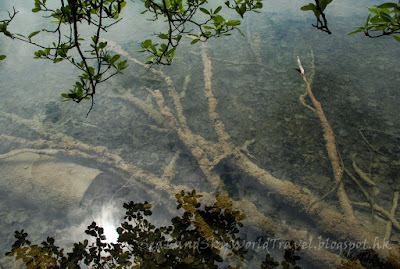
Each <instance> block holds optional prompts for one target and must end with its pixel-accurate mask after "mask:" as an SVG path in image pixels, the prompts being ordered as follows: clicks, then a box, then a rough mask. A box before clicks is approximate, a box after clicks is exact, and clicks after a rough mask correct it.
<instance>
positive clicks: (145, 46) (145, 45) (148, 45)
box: [142, 39, 151, 49]
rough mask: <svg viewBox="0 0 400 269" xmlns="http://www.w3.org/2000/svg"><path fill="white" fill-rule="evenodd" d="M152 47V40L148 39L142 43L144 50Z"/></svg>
mask: <svg viewBox="0 0 400 269" xmlns="http://www.w3.org/2000/svg"><path fill="white" fill-rule="evenodd" d="M150 46H151V39H147V40H145V41H143V42H142V47H143V48H145V49H147V48H148V47H150Z"/></svg>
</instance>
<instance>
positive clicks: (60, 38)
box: [0, 0, 127, 112]
mask: <svg viewBox="0 0 400 269" xmlns="http://www.w3.org/2000/svg"><path fill="white" fill-rule="evenodd" d="M125 5H126V2H125V1H124V0H67V1H64V0H61V1H60V6H59V7H58V8H56V9H51V8H49V7H48V5H47V0H34V8H33V9H32V12H33V13H39V12H40V13H42V14H43V17H44V18H48V19H51V20H52V23H54V24H55V25H56V26H55V28H54V29H50V30H49V29H43V30H36V31H34V32H32V33H30V34H29V35H23V34H19V33H11V32H9V31H8V30H7V25H8V24H9V23H10V21H11V20H12V17H11V15H10V19H9V20H8V21H4V22H2V24H0V31H1V32H3V33H4V34H5V35H6V36H7V37H10V38H12V39H15V40H20V41H23V42H27V43H29V44H32V45H34V46H36V47H38V48H39V50H37V51H36V52H35V53H34V54H35V58H39V59H48V60H51V61H52V62H53V63H58V62H61V61H68V62H69V63H71V64H73V65H74V66H75V67H76V68H78V69H79V70H80V71H81V72H82V73H81V75H80V76H79V80H78V81H77V82H76V83H75V85H74V87H73V88H72V89H71V90H69V92H68V93H63V94H62V96H63V97H64V98H65V100H64V101H75V102H77V103H79V102H81V101H82V100H83V99H91V100H92V107H93V104H94V99H93V96H94V94H95V92H96V86H97V85H98V84H99V83H102V82H104V81H106V80H107V79H109V78H111V77H112V76H114V75H116V74H120V73H121V71H122V70H123V69H125V68H126V67H127V64H126V61H119V60H118V59H119V58H120V56H119V55H110V53H109V52H108V51H107V50H106V47H107V42H100V34H101V33H102V32H103V31H106V29H107V28H108V27H110V26H112V25H114V24H115V23H117V22H118V21H119V20H118V18H119V16H120V12H121V10H122V9H123V8H124V6H125ZM83 22H86V23H87V24H88V25H89V26H91V27H92V28H91V30H90V31H92V33H91V34H90V35H91V39H90V40H89V41H88V42H86V44H84V45H85V49H84V48H83V47H82V45H81V43H82V42H85V40H84V39H83V38H82V37H81V35H80V33H79V29H80V28H79V27H80V25H82V23H83ZM41 33H42V34H44V33H47V34H54V35H56V37H55V40H56V41H55V42H52V44H51V45H43V44H40V43H38V42H36V41H35V40H34V39H35V37H36V36H37V35H39V34H41ZM88 45H90V48H89V50H87V49H86V47H87V46H88ZM71 50H75V52H77V53H75V55H76V54H78V55H79V58H78V59H77V58H76V57H74V56H71V55H72V54H73V53H71ZM92 107H91V108H92ZM91 108H90V110H91ZM90 110H89V112H90Z"/></svg>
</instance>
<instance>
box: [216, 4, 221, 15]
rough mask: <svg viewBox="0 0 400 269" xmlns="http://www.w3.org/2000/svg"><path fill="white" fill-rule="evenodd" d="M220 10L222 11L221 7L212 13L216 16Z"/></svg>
mask: <svg viewBox="0 0 400 269" xmlns="http://www.w3.org/2000/svg"><path fill="white" fill-rule="evenodd" d="M221 9H222V7H221V6H219V7H217V9H216V10H215V11H214V14H217V13H218V12H220V11H221Z"/></svg>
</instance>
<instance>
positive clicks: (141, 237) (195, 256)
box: [7, 191, 245, 268]
mask: <svg viewBox="0 0 400 269" xmlns="http://www.w3.org/2000/svg"><path fill="white" fill-rule="evenodd" d="M176 197H177V201H178V208H183V209H184V213H183V215H182V216H181V217H179V216H177V217H174V218H173V219H172V224H171V225H169V226H165V227H159V228H156V227H155V226H154V225H153V224H151V223H150V222H149V221H148V220H147V219H146V216H150V215H151V214H152V212H151V204H149V203H147V202H145V203H134V202H129V203H125V204H124V208H125V209H126V213H125V217H124V219H125V221H124V222H122V223H121V225H120V227H118V228H117V232H118V234H119V237H118V241H117V242H115V243H106V242H105V239H106V237H105V235H104V229H103V228H101V227H99V226H97V224H96V223H95V222H93V223H92V224H91V225H89V226H88V227H87V230H86V231H85V232H86V234H88V235H90V236H91V237H93V240H92V241H93V243H89V240H87V239H85V240H84V241H83V242H78V243H75V244H74V247H73V249H72V251H71V252H68V253H64V250H63V249H60V248H59V247H58V246H56V245H54V239H53V238H50V237H48V238H47V240H46V241H44V242H42V243H41V245H34V244H32V243H31V242H30V241H28V240H27V237H28V234H27V233H26V232H24V231H23V230H22V231H20V232H18V231H16V232H15V238H16V242H15V243H14V244H13V245H12V249H11V251H10V252H8V253H7V255H8V256H14V257H15V258H16V259H19V260H22V261H23V262H24V263H25V265H26V266H27V268H81V267H80V266H81V264H82V263H84V264H85V265H87V266H91V268H218V266H217V265H216V262H221V261H222V257H221V255H220V254H221V253H220V248H219V247H220V246H221V245H218V244H213V242H210V240H209V238H206V237H207V236H205V234H204V227H202V226H201V225H206V226H207V227H209V228H210V229H211V230H212V231H213V234H214V235H215V237H216V238H217V239H218V240H221V241H220V242H221V243H223V245H224V246H231V247H232V253H231V255H238V256H240V257H241V256H242V255H243V253H244V252H245V251H244V249H243V247H233V245H234V244H235V243H236V242H237V241H238V240H239V237H237V235H236V234H237V233H238V231H239V230H238V228H237V226H238V225H239V223H240V220H242V219H244V217H245V216H244V215H242V214H241V213H240V212H239V211H234V210H232V208H231V205H232V203H231V201H230V200H229V198H228V197H221V196H217V197H216V200H217V201H216V202H215V204H214V205H210V206H206V207H205V209H204V210H202V209H201V208H200V206H201V205H200V203H199V202H198V201H197V199H198V198H199V197H201V196H200V195H198V194H196V192H195V191H192V192H190V193H186V194H185V193H184V192H181V193H179V194H177V195H176ZM193 209H194V210H193ZM199 219H203V220H204V223H205V224H204V223H203V224H200V223H199ZM240 225H241V223H240ZM224 240H228V241H224Z"/></svg>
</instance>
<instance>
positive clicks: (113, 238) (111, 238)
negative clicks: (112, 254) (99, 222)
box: [103, 222, 118, 243]
mask: <svg viewBox="0 0 400 269" xmlns="http://www.w3.org/2000/svg"><path fill="white" fill-rule="evenodd" d="M103 229H104V235H105V236H106V240H104V242H105V243H116V242H117V241H118V233H117V230H116V229H117V228H116V227H115V226H114V225H112V224H110V223H107V222H104V223H103Z"/></svg>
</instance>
